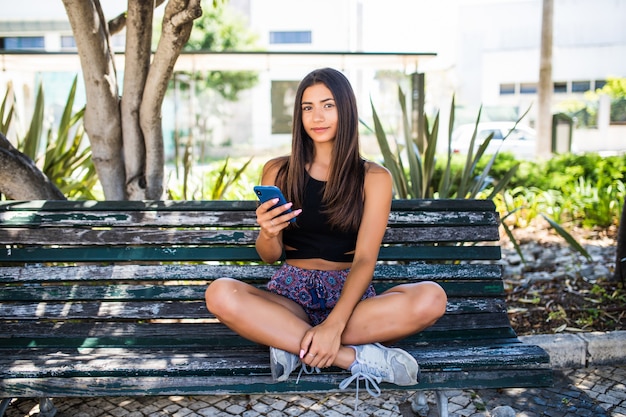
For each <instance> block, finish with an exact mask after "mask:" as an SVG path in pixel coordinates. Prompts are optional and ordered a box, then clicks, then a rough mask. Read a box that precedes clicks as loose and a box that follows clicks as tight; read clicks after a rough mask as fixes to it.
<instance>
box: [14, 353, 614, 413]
mask: <svg viewBox="0 0 626 417" xmlns="http://www.w3.org/2000/svg"><path fill="white" fill-rule="evenodd" d="M625 384H626V364H624V365H619V366H606V367H594V368H583V369H576V370H562V371H557V372H556V373H555V385H554V387H551V388H546V389H505V390H477V391H448V392H447V393H448V395H449V396H450V397H451V398H450V404H449V412H450V416H463V417H493V416H494V415H495V414H494V409H496V408H497V407H500V408H501V409H502V408H503V407H504V406H509V407H511V408H512V409H513V410H515V411H516V414H515V416H516V417H539V416H550V417H576V416H585V417H605V416H606V417H626V385H625ZM413 394H414V393H413V392H410V391H385V392H383V395H381V396H380V397H378V398H372V397H370V396H368V395H367V394H365V393H360V394H359V396H360V400H361V401H360V404H359V408H358V410H357V411H356V412H355V411H354V392H346V393H341V394H306V395H223V396H217V395H216V396H196V397H182V396H172V397H104V398H58V399H55V401H54V403H55V406H56V408H57V410H58V412H57V417H107V416H113V417H146V416H147V417H161V416H175V417H183V416H184V417H193V416H210V417H231V416H245V417H261V416H263V417H282V416H287V417H292V416H300V417H318V416H324V417H339V416H378V417H395V416H401V417H409V416H415V414H414V413H413V412H412V410H411V404H410V400H411V398H412V396H413ZM428 399H429V405H430V406H431V409H430V412H429V414H428V417H433V416H436V415H437V414H436V405H435V402H434V397H433V396H432V395H429V398H428ZM38 411H39V405H38V403H37V401H35V400H32V399H28V400H26V399H22V400H18V401H16V402H14V403H13V404H12V405H11V407H9V409H8V410H7V413H6V416H7V417H24V416H31V415H35V414H36V413H37V412H38ZM501 411H504V410H501Z"/></svg>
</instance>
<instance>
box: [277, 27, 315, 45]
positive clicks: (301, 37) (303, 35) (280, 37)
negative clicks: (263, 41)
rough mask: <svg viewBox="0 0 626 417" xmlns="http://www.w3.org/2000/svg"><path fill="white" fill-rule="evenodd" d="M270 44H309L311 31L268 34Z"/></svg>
mask: <svg viewBox="0 0 626 417" xmlns="http://www.w3.org/2000/svg"><path fill="white" fill-rule="evenodd" d="M270 43H271V44H289V43H311V31H310V30H306V31H293V32H270Z"/></svg>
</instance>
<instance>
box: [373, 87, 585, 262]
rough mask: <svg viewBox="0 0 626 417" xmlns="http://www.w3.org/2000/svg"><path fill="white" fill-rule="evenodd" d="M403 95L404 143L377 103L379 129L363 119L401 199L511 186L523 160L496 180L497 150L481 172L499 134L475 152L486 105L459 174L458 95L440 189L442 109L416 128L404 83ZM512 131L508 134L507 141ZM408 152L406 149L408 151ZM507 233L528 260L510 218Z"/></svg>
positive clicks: (576, 245)
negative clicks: (455, 143)
mask: <svg viewBox="0 0 626 417" xmlns="http://www.w3.org/2000/svg"><path fill="white" fill-rule="evenodd" d="M398 99H399V101H400V108H401V110H402V126H403V129H402V130H403V133H404V137H403V143H404V146H402V144H399V143H398V141H396V140H395V139H389V138H388V136H387V134H386V132H385V129H384V128H383V125H382V123H381V121H380V118H379V117H378V112H377V111H376V108H375V106H374V103H373V102H371V100H370V103H371V106H372V117H373V120H374V129H371V128H370V127H369V126H367V124H366V123H365V122H363V121H362V120H361V123H362V124H363V125H365V126H366V127H367V128H368V129H369V130H370V131H373V132H374V133H375V135H376V139H377V141H378V145H379V147H380V150H381V153H382V155H383V160H384V162H383V163H384V165H385V167H386V168H387V169H388V170H389V171H390V172H391V175H392V177H393V183H394V189H395V193H396V196H397V197H398V198H401V199H407V198H437V197H438V198H466V199H472V198H478V196H479V193H481V192H483V191H485V190H487V189H489V187H491V190H490V192H489V194H488V195H487V197H486V198H487V199H493V198H494V197H495V196H496V195H498V193H500V192H502V191H503V190H505V189H506V187H507V185H508V183H509V182H510V181H511V178H512V177H513V175H515V172H516V171H517V169H518V167H519V162H518V163H515V164H514V165H513V166H512V167H511V168H510V169H509V170H508V171H507V172H506V173H505V174H504V175H503V176H502V178H500V179H499V180H498V181H496V182H495V183H494V182H493V180H492V179H491V177H490V176H489V172H490V170H491V168H492V167H493V164H494V162H495V160H496V157H497V154H498V153H497V152H496V153H494V154H493V155H491V157H490V159H489V162H488V163H487V165H486V166H485V168H483V170H482V171H481V172H477V166H478V162H479V161H480V160H481V158H482V157H483V156H484V154H485V151H486V149H487V146H488V145H489V142H490V141H491V139H492V138H493V134H491V135H489V136H487V138H485V140H484V141H483V142H482V143H481V144H480V145H479V146H478V148H477V150H476V152H474V146H475V142H476V138H477V132H478V125H479V123H480V117H481V112H482V106H481V109H480V110H479V111H478V116H477V118H476V122H475V125H474V132H473V134H472V138H471V141H470V145H469V150H468V152H467V157H466V160H465V164H464V168H463V170H462V172H461V173H460V174H459V173H456V174H455V173H453V172H452V169H451V166H452V164H451V161H452V128H453V126H454V110H455V100H454V97H452V105H451V109H450V120H449V123H448V132H447V133H448V135H447V136H448V147H447V148H448V150H447V161H446V166H445V168H444V171H443V175H442V177H441V181H440V183H439V185H438V187H437V191H436V192H435V187H434V184H433V183H432V182H433V174H434V172H435V165H436V149H437V137H438V136H439V126H440V117H439V112H437V113H436V115H435V117H434V119H433V121H432V124H431V123H430V122H429V119H428V117H427V116H426V115H424V121H425V122H424V124H423V125H422V126H417V128H416V129H413V127H412V126H411V123H410V121H409V120H410V119H409V112H408V111H407V108H406V96H405V94H404V93H403V92H402V89H401V88H398ZM529 110H530V108H529V109H528V110H526V112H524V114H523V115H522V116H521V117H520V118H519V119H518V120H517V121H516V122H515V125H514V127H513V129H514V128H515V126H517V124H518V123H519V122H520V121H521V120H522V119H523V118H524V117H525V116H526V114H528V111H529ZM418 129H422V131H421V132H420V133H421V135H420V134H415V133H414V132H418ZM513 129H511V131H510V132H509V133H508V134H507V135H506V136H505V137H504V139H503V141H504V140H506V138H507V137H508V135H509V134H510V133H511V132H512V131H513ZM420 137H423V138H425V139H424V141H420V140H419V138H420ZM392 141H393V145H394V146H393V147H394V148H395V152H394V151H392V146H391V145H390V143H392ZM403 151H405V152H403ZM405 163H406V164H408V171H407V170H406V169H405ZM511 214H513V213H506V214H505V215H504V216H503V217H502V220H505V219H506V218H507V217H509V216H510V215H511ZM540 214H541V216H542V217H544V218H545V219H546V220H547V221H548V223H549V224H550V226H551V227H552V228H553V229H554V230H555V231H556V232H557V233H558V234H559V235H561V236H562V237H563V238H564V239H565V240H566V241H567V242H568V243H569V244H570V246H571V247H572V248H574V249H575V250H576V251H578V252H580V253H581V254H582V255H584V256H585V257H587V258H590V255H589V253H587V251H586V250H585V249H584V248H583V247H582V246H581V245H580V244H579V243H578V242H576V240H575V239H574V238H573V237H572V236H571V235H570V234H569V233H568V232H567V231H566V230H565V229H564V228H563V227H561V226H560V225H559V224H558V223H557V222H555V221H554V220H552V219H551V218H550V217H549V216H547V215H545V214H543V213H540ZM502 225H503V229H504V230H505V233H506V234H507V235H508V236H509V238H510V240H511V242H512V243H513V245H514V247H515V249H516V251H517V252H518V254H519V255H520V257H521V258H522V260H524V256H523V254H522V252H521V248H520V246H519V244H518V242H517V241H516V240H515V238H514V236H513V232H512V230H511V228H512V226H508V225H507V224H506V223H504V222H503V223H502Z"/></svg>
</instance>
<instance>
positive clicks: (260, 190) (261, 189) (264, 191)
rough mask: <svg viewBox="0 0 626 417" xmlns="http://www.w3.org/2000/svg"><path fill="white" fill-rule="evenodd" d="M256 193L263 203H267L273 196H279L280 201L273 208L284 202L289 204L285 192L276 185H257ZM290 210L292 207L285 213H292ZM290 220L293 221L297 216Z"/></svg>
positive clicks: (255, 187)
mask: <svg viewBox="0 0 626 417" xmlns="http://www.w3.org/2000/svg"><path fill="white" fill-rule="evenodd" d="M254 193H255V194H256V196H257V197H258V198H259V201H260V202H261V203H265V202H266V201H268V200H271V199H273V198H278V203H277V204H276V205H274V207H272V208H275V207H278V206H282V205H283V204H287V200H286V199H285V196H284V195H283V193H282V192H281V191H280V188H278V187H276V186H275V185H255V186H254ZM290 212H291V209H287V210H285V213H290ZM283 214H284V213H283ZM289 221H290V222H292V223H293V222H295V221H296V218H295V217H294V218H293V219H291V220H289Z"/></svg>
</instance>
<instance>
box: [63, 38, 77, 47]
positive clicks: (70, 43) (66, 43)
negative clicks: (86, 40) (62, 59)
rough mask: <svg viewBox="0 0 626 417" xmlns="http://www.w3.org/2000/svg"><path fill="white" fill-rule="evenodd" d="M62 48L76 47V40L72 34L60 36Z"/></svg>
mask: <svg viewBox="0 0 626 417" xmlns="http://www.w3.org/2000/svg"><path fill="white" fill-rule="evenodd" d="M61 48H62V49H76V41H75V40H74V37H73V36H61Z"/></svg>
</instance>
